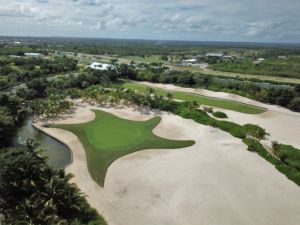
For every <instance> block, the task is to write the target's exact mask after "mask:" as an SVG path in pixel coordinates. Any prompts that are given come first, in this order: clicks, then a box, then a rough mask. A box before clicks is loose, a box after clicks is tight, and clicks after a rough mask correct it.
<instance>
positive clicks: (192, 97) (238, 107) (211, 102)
mask: <svg viewBox="0 0 300 225" xmlns="http://www.w3.org/2000/svg"><path fill="white" fill-rule="evenodd" d="M121 86H122V87H124V88H128V89H132V90H137V91H140V92H146V91H147V90H148V89H149V86H146V85H143V84H139V83H132V82H126V83H123V84H122V85H121ZM154 90H155V92H156V94H157V95H162V96H165V97H166V96H167V94H168V91H166V90H164V89H160V88H154ZM170 93H172V95H173V97H174V98H175V99H179V100H183V101H196V102H197V103H199V104H201V105H202V104H203V105H207V106H214V107H218V108H224V109H229V110H233V111H237V112H242V113H247V114H259V113H263V112H265V111H266V110H265V109H264V108H260V107H256V106H252V105H248V104H244V103H240V102H235V101H230V100H224V99H217V98H211V97H206V96H202V95H197V94H193V93H185V92H180V91H170Z"/></svg>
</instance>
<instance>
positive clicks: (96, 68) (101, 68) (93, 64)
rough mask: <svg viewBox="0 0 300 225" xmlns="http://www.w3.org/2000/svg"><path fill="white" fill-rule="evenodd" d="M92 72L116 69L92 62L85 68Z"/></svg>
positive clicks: (109, 65) (112, 66)
mask: <svg viewBox="0 0 300 225" xmlns="http://www.w3.org/2000/svg"><path fill="white" fill-rule="evenodd" d="M87 67H89V68H91V69H93V70H109V69H116V68H115V66H114V65H111V64H107V63H98V62H93V63H92V64H91V65H89V66H87Z"/></svg>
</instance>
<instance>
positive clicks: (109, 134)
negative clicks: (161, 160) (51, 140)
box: [52, 110, 195, 186]
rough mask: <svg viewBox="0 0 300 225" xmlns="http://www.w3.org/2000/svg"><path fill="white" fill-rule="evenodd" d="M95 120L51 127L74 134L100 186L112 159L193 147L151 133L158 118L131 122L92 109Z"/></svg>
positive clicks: (191, 142) (185, 142)
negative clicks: (137, 153)
mask: <svg viewBox="0 0 300 225" xmlns="http://www.w3.org/2000/svg"><path fill="white" fill-rule="evenodd" d="M94 112H95V114H96V118H95V120H93V121H92V122H89V123H84V124H68V125H65V124H64V125H53V126H52V127H55V128H61V129H64V130H67V131H71V132H72V133H74V134H75V135H76V136H77V137H78V138H79V140H80V142H81V143H82V145H83V147H84V149H85V151H86V156H87V163H88V169H89V172H90V174H91V176H92V177H93V179H94V180H95V181H96V182H97V183H98V184H100V185H101V186H104V180H105V175H106V172H107V169H108V167H109V166H110V165H111V163H112V162H114V161H115V160H116V159H118V158H120V157H121V156H124V155H127V154H129V153H132V152H135V151H138V150H143V149H175V148H184V147H188V146H191V145H193V144H194V143H195V142H194V141H177V140H169V139H165V138H161V137H158V136H156V135H154V134H153V133H152V130H153V129H154V128H155V127H156V126H157V125H158V124H159V122H160V120H161V118H160V117H154V118H152V119H150V120H147V121H132V120H126V119H122V118H119V117H117V116H114V115H112V114H110V113H106V112H103V111H99V110H94Z"/></svg>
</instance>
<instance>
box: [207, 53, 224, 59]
mask: <svg viewBox="0 0 300 225" xmlns="http://www.w3.org/2000/svg"><path fill="white" fill-rule="evenodd" d="M205 56H206V57H218V58H221V57H223V56H224V54H222V53H207V54H206V55H205Z"/></svg>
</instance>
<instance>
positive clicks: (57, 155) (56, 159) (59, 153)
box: [14, 117, 72, 169]
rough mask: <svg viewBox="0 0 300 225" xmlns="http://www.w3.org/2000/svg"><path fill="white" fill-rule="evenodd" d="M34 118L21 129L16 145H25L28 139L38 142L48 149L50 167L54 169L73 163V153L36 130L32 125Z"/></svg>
mask: <svg viewBox="0 0 300 225" xmlns="http://www.w3.org/2000/svg"><path fill="white" fill-rule="evenodd" d="M31 122H32V117H28V118H27V119H26V120H25V121H24V123H23V125H22V126H21V127H20V128H19V130H18V133H17V135H16V138H15V140H14V145H15V146H17V145H20V144H22V143H24V142H25V141H26V140H27V139H28V138H30V139H35V140H37V141H38V142H39V143H40V144H41V147H42V148H45V149H46V152H45V156H47V157H48V163H49V165H50V166H51V167H52V168H54V169H60V168H64V167H66V166H67V165H69V164H70V163H71V162H72V155H71V151H70V150H69V148H68V147H67V146H65V145H64V144H62V143H60V142H59V141H57V140H55V139H54V138H52V137H50V136H48V135H46V134H45V133H43V132H41V131H39V130H37V129H35V128H34V127H33V126H32V125H31Z"/></svg>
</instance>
